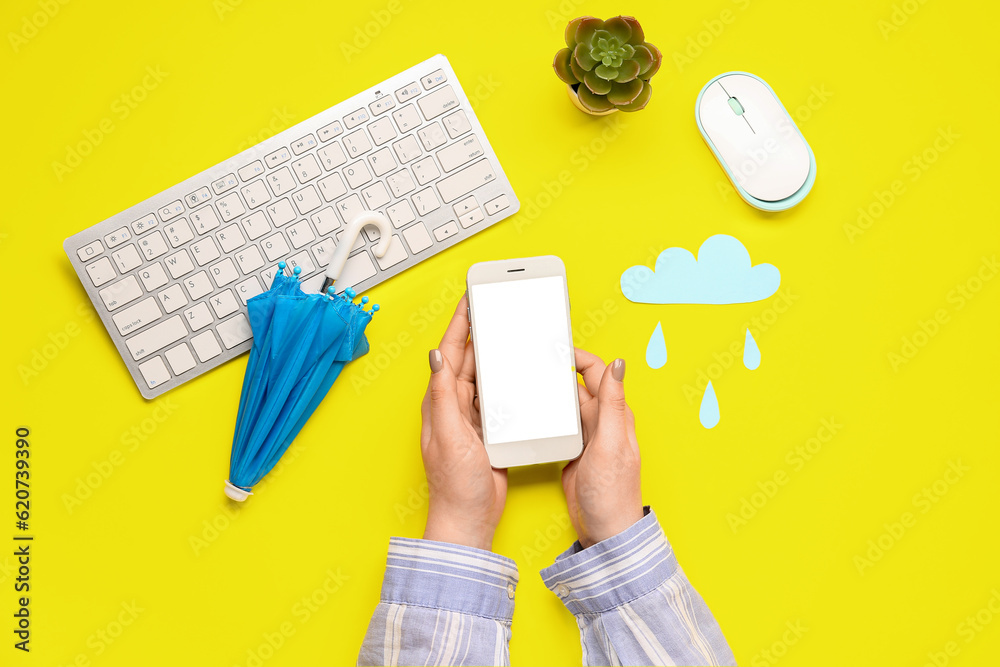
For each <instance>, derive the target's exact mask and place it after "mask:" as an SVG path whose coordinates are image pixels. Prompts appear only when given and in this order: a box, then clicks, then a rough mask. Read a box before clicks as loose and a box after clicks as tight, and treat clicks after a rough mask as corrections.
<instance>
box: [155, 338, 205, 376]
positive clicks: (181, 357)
mask: <svg viewBox="0 0 1000 667" xmlns="http://www.w3.org/2000/svg"><path fill="white" fill-rule="evenodd" d="M163 356H164V357H166V358H167V363H168V364H170V370H172V371H173V372H174V375H180V374H181V373H186V372H187V371H189V370H191V369H192V368H194V365H195V364H194V357H193V356H192V355H191V348H189V347H188V346H187V343H181V344H180V345H178V346H177V347H175V348H172V349H169V350H167V351H166V352H164V353H163ZM157 359H159V357H157ZM153 361H155V359H154V360H153ZM146 363H147V364H148V363H152V362H151V361H147V362H146Z"/></svg>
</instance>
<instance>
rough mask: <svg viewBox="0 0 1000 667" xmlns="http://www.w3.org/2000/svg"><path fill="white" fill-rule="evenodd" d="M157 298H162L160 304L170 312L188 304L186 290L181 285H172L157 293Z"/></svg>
mask: <svg viewBox="0 0 1000 667" xmlns="http://www.w3.org/2000/svg"><path fill="white" fill-rule="evenodd" d="M156 298H157V299H159V300H160V305H161V306H163V310H165V311H166V312H168V313H172V312H174V311H175V310H178V309H179V308H183V307H184V306H186V305H188V300H187V297H186V296H184V290H182V289H181V286H180V285H171V286H170V287H168V288H167V289H165V290H163V291H162V292H160V293H159V294H157V295H156Z"/></svg>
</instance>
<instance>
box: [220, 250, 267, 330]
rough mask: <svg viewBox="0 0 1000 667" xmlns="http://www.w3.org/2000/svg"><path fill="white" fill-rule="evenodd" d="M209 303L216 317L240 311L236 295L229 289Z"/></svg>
mask: <svg viewBox="0 0 1000 667" xmlns="http://www.w3.org/2000/svg"><path fill="white" fill-rule="evenodd" d="M255 247H256V246H255ZM209 301H210V302H211V304H212V310H214V311H215V316H216V317H225V316H226V315H231V314H233V313H235V312H236V311H237V310H239V309H240V304H239V302H238V301H237V300H236V295H234V294H233V290H231V289H227V290H226V291H224V292H219V293H218V294H216V295H215V296H213V297H212V298H211V299H209Z"/></svg>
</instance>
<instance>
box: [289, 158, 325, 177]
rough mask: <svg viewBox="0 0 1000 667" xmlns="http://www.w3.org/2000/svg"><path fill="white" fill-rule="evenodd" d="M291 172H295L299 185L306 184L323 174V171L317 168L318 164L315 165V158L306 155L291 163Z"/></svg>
mask: <svg viewBox="0 0 1000 667" xmlns="http://www.w3.org/2000/svg"><path fill="white" fill-rule="evenodd" d="M292 171H294V172H295V175H296V176H297V177H298V179H299V182H300V183H308V182H309V181H311V180H312V179H314V178H316V177H317V176H319V175H320V174H322V173H323V170H322V169H320V168H319V164H317V163H316V158H314V157H313V156H312V155H306V156H305V157H303V158H302V159H301V160H297V161H295V162H293V163H292Z"/></svg>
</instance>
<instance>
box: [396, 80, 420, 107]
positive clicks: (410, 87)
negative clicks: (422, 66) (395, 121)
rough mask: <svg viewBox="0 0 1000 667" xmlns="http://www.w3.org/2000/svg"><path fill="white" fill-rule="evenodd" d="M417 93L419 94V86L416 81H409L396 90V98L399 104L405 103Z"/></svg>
mask: <svg viewBox="0 0 1000 667" xmlns="http://www.w3.org/2000/svg"><path fill="white" fill-rule="evenodd" d="M419 94H420V86H418V85H417V82H416V81H414V82H413V83H409V84H407V85H405V86H403V87H402V88H400V89H399V90H397V91H396V98H397V99H398V100H399V102H400V104H405V103H406V102H409V101H410V100H412V99H413V98H414V97H416V96H417V95H419Z"/></svg>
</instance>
